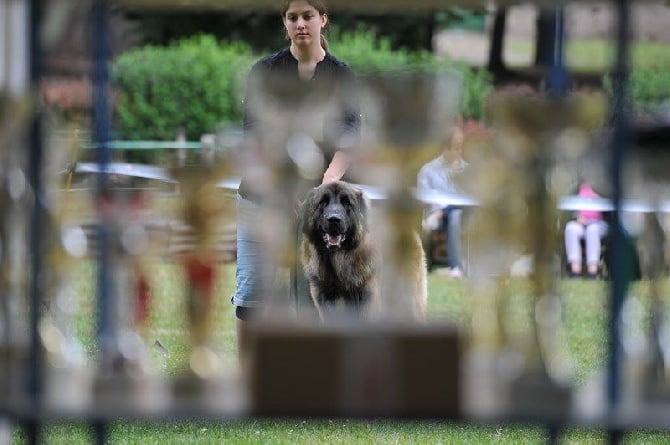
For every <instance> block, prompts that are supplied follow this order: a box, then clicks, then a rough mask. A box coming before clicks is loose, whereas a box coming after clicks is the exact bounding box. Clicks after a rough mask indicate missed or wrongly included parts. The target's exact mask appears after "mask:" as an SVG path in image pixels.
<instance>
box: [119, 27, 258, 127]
mask: <svg viewBox="0 0 670 445" xmlns="http://www.w3.org/2000/svg"><path fill="white" fill-rule="evenodd" d="M250 56H251V51H250V50H249V48H248V47H247V46H246V45H245V44H242V43H227V44H218V43H217V42H216V40H215V39H214V38H213V37H212V36H206V35H200V36H195V37H192V38H188V39H185V40H181V41H178V42H175V43H174V44H172V45H170V46H168V47H157V46H145V47H142V48H138V49H133V50H130V51H127V52H125V53H124V54H122V55H121V56H120V57H119V58H118V59H117V60H116V61H115V63H114V65H113V69H112V81H113V84H114V85H115V86H116V88H117V89H118V92H119V97H118V106H117V110H116V122H117V134H116V135H115V137H116V138H119V139H130V140H142V139H146V140H172V139H174V138H175V134H176V131H177V128H178V127H179V126H183V127H184V130H185V133H186V138H187V139H189V140H198V139H199V138H200V135H201V134H203V133H211V132H213V131H214V130H215V129H216V127H217V125H218V124H219V123H220V122H223V121H237V120H240V118H241V95H240V91H241V87H242V84H243V76H244V75H245V74H246V72H247V71H248V69H249V66H250V62H251V57H250Z"/></svg>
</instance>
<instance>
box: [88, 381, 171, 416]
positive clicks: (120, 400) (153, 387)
mask: <svg viewBox="0 0 670 445" xmlns="http://www.w3.org/2000/svg"><path fill="white" fill-rule="evenodd" d="M93 395H94V402H95V406H102V407H105V409H110V410H112V411H121V412H135V411H137V412H140V413H145V414H150V413H154V412H158V411H160V410H161V409H163V407H165V405H166V403H167V402H168V394H167V392H166V391H165V388H164V383H163V380H162V379H160V378H159V377H158V376H151V375H142V376H133V375H129V374H127V373H122V372H121V373H117V374H112V375H101V376H98V377H96V378H95V379H94V382H93Z"/></svg>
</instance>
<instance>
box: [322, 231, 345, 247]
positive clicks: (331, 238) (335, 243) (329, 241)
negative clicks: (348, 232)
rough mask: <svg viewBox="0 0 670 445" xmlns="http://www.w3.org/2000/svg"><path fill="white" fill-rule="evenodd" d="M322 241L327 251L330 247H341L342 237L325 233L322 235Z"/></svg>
mask: <svg viewBox="0 0 670 445" xmlns="http://www.w3.org/2000/svg"><path fill="white" fill-rule="evenodd" d="M323 241H324V242H325V243H326V247H328V248H329V249H330V248H331V247H342V241H344V235H343V234H341V235H331V234H329V233H326V234H324V235H323Z"/></svg>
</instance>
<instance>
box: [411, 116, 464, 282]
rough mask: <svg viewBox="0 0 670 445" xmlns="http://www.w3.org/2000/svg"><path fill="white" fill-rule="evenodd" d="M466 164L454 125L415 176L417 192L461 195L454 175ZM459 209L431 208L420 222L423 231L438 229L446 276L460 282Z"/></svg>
mask: <svg viewBox="0 0 670 445" xmlns="http://www.w3.org/2000/svg"><path fill="white" fill-rule="evenodd" d="M467 166H468V163H467V162H465V160H464V159H463V131H462V130H461V128H460V127H458V126H456V127H454V128H453V129H452V130H451V134H450V136H449V138H448V141H447V142H446V143H445V144H444V150H443V152H442V154H441V155H440V156H438V157H437V158H435V159H433V160H432V161H430V162H428V163H426V164H425V165H424V166H423V167H421V170H419V174H418V177H417V188H418V190H419V191H425V192H432V193H438V194H439V193H461V191H460V190H459V188H458V186H457V185H456V182H455V180H454V179H455V177H456V175H458V174H460V173H461V172H463V170H464V169H465V168H466V167H467ZM462 215H463V209H461V208H460V207H455V206H446V207H442V206H440V205H434V206H433V207H432V208H431V209H429V212H428V213H427V214H426V217H425V218H424V219H423V223H422V226H423V229H424V230H425V231H428V232H430V231H432V230H436V229H437V228H439V227H442V228H443V230H444V231H445V235H446V236H445V238H446V241H447V263H448V264H447V266H448V267H449V269H448V275H449V276H450V277H452V278H456V279H460V278H461V277H462V276H463V265H462V262H461V218H462Z"/></svg>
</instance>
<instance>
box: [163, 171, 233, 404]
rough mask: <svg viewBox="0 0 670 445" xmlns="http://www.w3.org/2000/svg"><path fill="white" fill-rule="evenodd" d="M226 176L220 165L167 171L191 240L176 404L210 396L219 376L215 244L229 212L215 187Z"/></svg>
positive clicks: (185, 260) (185, 264) (186, 259)
mask: <svg viewBox="0 0 670 445" xmlns="http://www.w3.org/2000/svg"><path fill="white" fill-rule="evenodd" d="M227 173H228V164H227V163H226V162H225V161H221V162H218V163H215V164H212V165H209V166H185V167H177V168H173V169H172V171H171V174H172V176H173V177H174V178H175V179H176V180H178V181H179V187H180V189H181V195H182V196H181V217H182V218H183V220H184V223H185V224H187V225H188V226H190V227H191V229H192V231H193V238H194V247H193V250H192V251H191V252H189V253H187V254H186V255H185V256H184V257H183V260H182V267H183V270H184V278H185V281H186V289H185V295H184V297H185V303H186V306H185V307H186V314H187V325H188V330H189V345H188V351H187V353H186V360H187V362H186V363H185V364H184V365H183V369H182V370H181V372H180V374H179V375H178V376H177V378H176V380H175V382H174V386H173V392H174V395H175V396H176V397H177V398H178V399H181V400H192V401H195V402H196V403H197V402H199V401H203V400H206V399H207V398H208V397H214V396H215V393H216V392H217V391H215V387H216V384H217V381H218V380H219V378H220V377H221V376H222V375H221V373H222V363H221V360H220V358H219V357H218V356H217V354H216V353H215V352H214V350H213V349H212V345H211V341H212V333H213V326H212V317H213V314H214V309H215V308H214V302H215V299H214V292H215V287H216V285H217V279H218V276H217V271H218V261H219V260H218V256H217V244H216V243H217V238H218V234H219V228H220V227H221V224H222V217H223V216H224V215H225V213H226V210H228V208H227V206H226V205H225V201H224V200H223V199H222V197H221V196H220V193H219V188H218V187H217V183H218V182H219V181H220V180H221V179H222V178H223V177H224V176H225V175H226V174H227Z"/></svg>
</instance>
